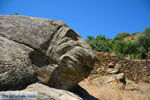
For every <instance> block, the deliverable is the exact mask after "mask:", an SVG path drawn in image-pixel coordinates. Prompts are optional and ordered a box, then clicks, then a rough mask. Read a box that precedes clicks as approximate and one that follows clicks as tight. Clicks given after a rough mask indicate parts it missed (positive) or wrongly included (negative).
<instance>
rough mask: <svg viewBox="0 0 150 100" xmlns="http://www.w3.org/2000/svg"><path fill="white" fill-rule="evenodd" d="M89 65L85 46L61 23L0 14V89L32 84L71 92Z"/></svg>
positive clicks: (90, 56) (90, 54)
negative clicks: (37, 83)
mask: <svg viewBox="0 0 150 100" xmlns="http://www.w3.org/2000/svg"><path fill="white" fill-rule="evenodd" d="M93 65H94V54H93V52H92V50H91V48H90V47H89V45H88V44H87V43H86V42H85V41H83V40H82V38H81V37H80V36H79V35H78V34H77V33H76V32H74V31H73V30H72V29H70V28H69V27H68V26H67V25H66V24H64V23H63V22H61V21H52V20H48V19H41V18H34V17H27V16H19V15H8V16H6V15H0V90H16V89H24V88H25V87H26V86H28V85H30V84H32V83H35V82H40V83H42V84H46V85H48V86H51V87H54V88H59V89H71V88H72V87H74V86H75V85H76V84H77V83H78V82H80V81H82V80H83V79H85V78H86V77H88V76H89V74H90V72H91V70H92V68H93Z"/></svg>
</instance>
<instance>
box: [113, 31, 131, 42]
mask: <svg viewBox="0 0 150 100" xmlns="http://www.w3.org/2000/svg"><path fill="white" fill-rule="evenodd" d="M128 36H130V34H129V33H128V32H125V33H119V34H118V35H117V36H116V37H115V40H123V39H124V38H126V37H128Z"/></svg>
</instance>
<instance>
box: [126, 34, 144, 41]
mask: <svg viewBox="0 0 150 100" xmlns="http://www.w3.org/2000/svg"><path fill="white" fill-rule="evenodd" d="M141 35H143V32H138V33H132V34H131V35H130V36H128V37H126V38H124V40H125V41H134V40H137V39H138V37H139V36H141Z"/></svg>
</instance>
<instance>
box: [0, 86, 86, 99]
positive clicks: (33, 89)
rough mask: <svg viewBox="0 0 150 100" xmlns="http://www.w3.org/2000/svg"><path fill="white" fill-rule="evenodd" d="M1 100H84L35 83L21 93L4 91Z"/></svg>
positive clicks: (1, 93)
mask: <svg viewBox="0 0 150 100" xmlns="http://www.w3.org/2000/svg"><path fill="white" fill-rule="evenodd" d="M1 95H5V96H3V97H2V96H1ZM0 99H1V100H6V99H7V100H14V99H15V100H83V99H82V98H80V97H79V96H77V95H75V94H73V93H71V92H69V91H66V90H60V89H55V88H50V87H48V86H45V85H43V84H39V83H35V84H31V85H29V86H28V87H27V88H26V89H24V90H20V91H2V92H0Z"/></svg>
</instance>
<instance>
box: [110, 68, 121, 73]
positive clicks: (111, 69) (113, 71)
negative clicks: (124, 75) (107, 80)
mask: <svg viewBox="0 0 150 100" xmlns="http://www.w3.org/2000/svg"><path fill="white" fill-rule="evenodd" d="M118 72H119V70H118V69H117V68H108V69H107V73H109V74H117V73H118Z"/></svg>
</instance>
